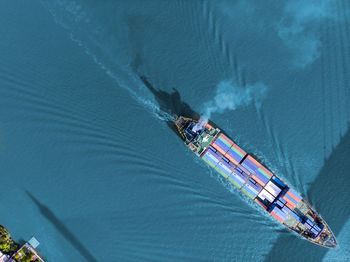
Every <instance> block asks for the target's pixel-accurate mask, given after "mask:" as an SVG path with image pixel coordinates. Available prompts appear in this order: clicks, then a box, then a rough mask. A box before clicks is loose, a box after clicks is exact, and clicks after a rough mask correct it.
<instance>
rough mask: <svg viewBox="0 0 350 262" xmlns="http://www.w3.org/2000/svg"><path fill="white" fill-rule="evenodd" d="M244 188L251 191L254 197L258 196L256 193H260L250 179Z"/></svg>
mask: <svg viewBox="0 0 350 262" xmlns="http://www.w3.org/2000/svg"><path fill="white" fill-rule="evenodd" d="M243 188H244V189H246V190H247V191H248V192H249V193H251V194H252V195H253V196H254V197H256V195H257V194H258V193H259V192H258V191H256V190H255V188H253V187H252V185H251V183H250V182H249V181H247V183H246V184H245V185H244V187H243Z"/></svg>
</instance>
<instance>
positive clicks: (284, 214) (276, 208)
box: [273, 206, 287, 220]
mask: <svg viewBox="0 0 350 262" xmlns="http://www.w3.org/2000/svg"><path fill="white" fill-rule="evenodd" d="M273 212H274V213H275V214H276V215H277V216H279V217H280V218H282V220H285V219H286V218H287V214H286V213H284V212H282V211H281V210H280V209H279V208H278V207H277V206H276V207H275V208H274V209H273Z"/></svg>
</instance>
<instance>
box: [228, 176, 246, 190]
mask: <svg viewBox="0 0 350 262" xmlns="http://www.w3.org/2000/svg"><path fill="white" fill-rule="evenodd" d="M228 180H229V181H230V182H231V183H232V184H234V185H235V186H236V187H238V188H241V186H242V185H243V184H244V181H242V179H241V178H240V177H237V176H236V175H234V174H233V173H232V174H231V175H230V176H229V177H228Z"/></svg>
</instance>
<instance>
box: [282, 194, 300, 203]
mask: <svg viewBox="0 0 350 262" xmlns="http://www.w3.org/2000/svg"><path fill="white" fill-rule="evenodd" d="M284 196H285V197H286V198H288V200H290V201H292V202H293V203H294V204H295V205H297V204H298V201H296V200H295V199H294V198H293V197H292V196H291V195H290V194H285V195H284ZM286 200H287V199H286ZM288 200H287V201H288Z"/></svg>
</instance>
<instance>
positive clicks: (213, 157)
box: [204, 150, 220, 164]
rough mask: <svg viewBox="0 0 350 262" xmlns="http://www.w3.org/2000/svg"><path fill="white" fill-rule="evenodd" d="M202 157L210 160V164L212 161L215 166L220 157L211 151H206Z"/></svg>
mask: <svg viewBox="0 0 350 262" xmlns="http://www.w3.org/2000/svg"><path fill="white" fill-rule="evenodd" d="M204 157H206V158H207V159H208V160H211V162H213V161H214V163H215V164H216V163H217V162H219V161H220V157H219V156H218V155H217V154H215V153H214V152H212V151H211V150H208V151H207V152H206V153H205V155H204Z"/></svg>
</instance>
